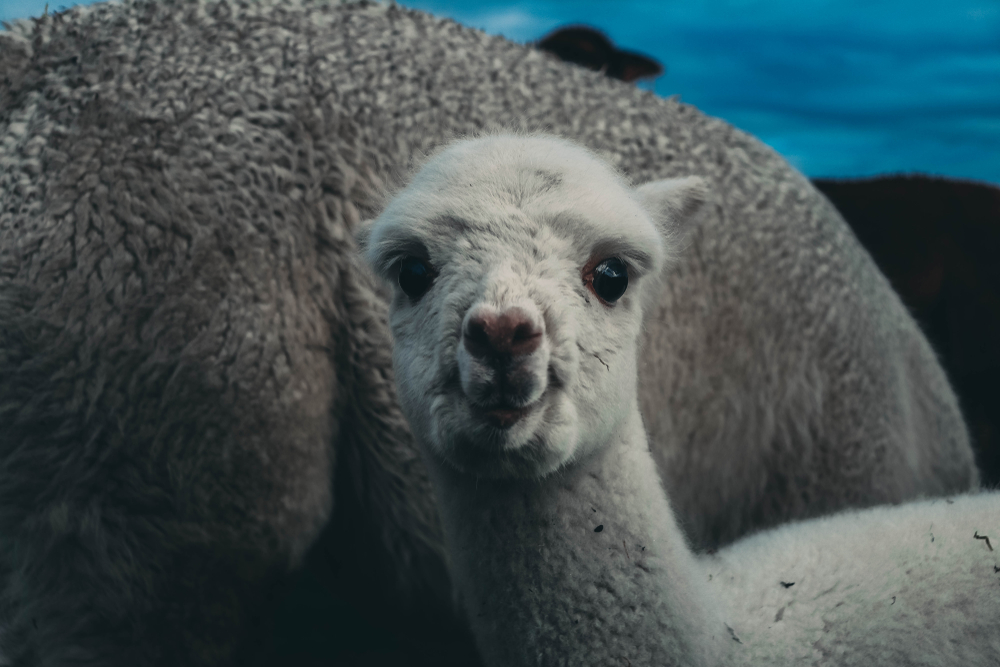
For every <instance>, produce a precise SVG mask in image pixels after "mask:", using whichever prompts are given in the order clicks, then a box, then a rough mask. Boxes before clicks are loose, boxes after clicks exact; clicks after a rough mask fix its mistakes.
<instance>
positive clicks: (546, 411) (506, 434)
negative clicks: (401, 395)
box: [430, 389, 579, 479]
mask: <svg viewBox="0 0 1000 667" xmlns="http://www.w3.org/2000/svg"><path fill="white" fill-rule="evenodd" d="M577 423H578V420H577V416H576V409H575V407H574V405H573V402H572V401H571V400H570V398H569V397H568V396H567V395H566V394H565V392H563V391H552V390H551V389H550V391H548V392H547V393H546V394H544V395H543V396H542V397H541V398H540V399H539V400H538V401H536V402H535V403H534V404H533V406H532V409H531V410H530V411H529V412H528V413H527V414H525V415H524V416H523V417H522V418H521V419H518V420H517V421H516V422H515V423H513V424H512V425H510V426H509V427H507V428H500V427H497V426H495V425H494V424H492V423H490V422H489V421H488V420H486V419H484V417H483V415H482V414H481V410H479V409H478V408H476V407H474V406H472V405H471V404H470V403H469V401H468V399H466V398H465V397H464V396H462V395H458V396H453V397H447V398H445V397H439V398H438V399H437V400H435V401H434V409H433V410H432V417H431V429H432V437H431V438H430V442H431V447H432V448H433V449H434V451H435V453H436V454H437V455H438V456H440V457H441V458H443V459H444V460H445V461H447V462H448V463H449V464H451V465H452V466H453V467H455V468H456V469H457V470H459V471H461V472H463V473H466V474H472V475H478V476H481V477H486V478H494V479H504V478H534V477H542V476H545V475H547V474H549V473H551V472H553V471H555V470H558V469H559V468H560V467H561V466H562V465H563V464H564V463H565V462H566V461H568V460H570V459H571V458H573V456H574V454H576V453H577V452H576V449H577V443H578V442H579V437H578V436H579V433H578V427H577Z"/></svg>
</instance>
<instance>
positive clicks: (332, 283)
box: [0, 0, 976, 665]
mask: <svg viewBox="0 0 1000 667" xmlns="http://www.w3.org/2000/svg"><path fill="white" fill-rule="evenodd" d="M0 72H2V75H0V560H2V570H3V572H4V578H5V584H4V587H3V593H2V601H0V611H2V612H3V613H4V614H5V615H7V616H8V624H7V628H8V630H7V631H6V633H5V635H4V639H3V641H4V643H5V650H6V651H7V652H8V654H9V655H10V656H11V657H12V658H13V659H15V660H21V661H23V662H26V663H35V664H43V665H50V664H59V663H63V662H66V661H75V663H76V664H95V663H103V662H108V661H112V662H113V661H118V662H127V663H128V664H134V665H144V664H158V665H159V664H171V663H184V664H221V663H225V662H227V661H229V660H231V659H233V655H234V651H235V650H236V647H237V646H238V645H240V644H241V642H242V641H243V639H244V635H247V636H249V635H257V634H259V633H257V632H256V630H255V629H254V628H253V623H252V621H253V615H254V610H255V609H256V608H257V607H258V606H259V605H260V604H264V603H263V602H261V601H262V600H264V599H265V597H266V595H267V590H268V582H269V581H271V580H272V579H273V578H275V577H279V576H280V575H281V574H282V573H283V572H284V571H285V570H287V568H288V567H290V566H291V565H293V564H294V563H295V562H297V561H298V559H299V558H300V556H301V554H302V553H303V551H304V550H305V549H306V548H307V547H308V545H309V544H310V543H311V541H312V540H313V538H314V537H315V535H316V534H317V532H318V531H320V529H321V527H322V526H323V525H324V522H325V521H326V520H327V518H328V515H329V512H330V505H331V492H330V482H329V480H330V474H331V466H333V465H334V463H335V460H334V459H335V458H339V459H340V460H341V461H342V462H344V463H347V464H349V465H350V470H351V474H345V475H344V476H343V479H344V480H345V481H346V482H347V483H349V484H350V485H351V486H350V488H348V489H337V490H336V495H337V497H338V498H341V497H347V498H352V499H354V502H352V504H350V507H352V508H354V510H355V511H356V512H357V513H358V514H359V515H360V516H359V519H358V521H356V522H355V523H356V525H358V526H362V527H364V532H365V535H362V537H365V538H366V539H369V538H370V539H371V540H372V541H373V542H374V543H375V544H376V545H377V547H378V548H377V549H375V550H373V551H371V552H370V553H364V554H363V555H361V556H359V557H358V559H359V560H361V561H362V562H361V565H360V567H363V568H367V569H364V570H363V571H362V573H361V574H359V576H362V577H367V578H369V579H368V580H369V581H371V582H373V585H376V584H377V585H379V586H385V587H386V588H389V589H391V591H392V595H393V596H394V599H395V600H399V599H409V600H411V601H419V602H420V604H423V602H424V601H425V600H427V599H431V598H437V599H440V598H441V597H442V596H446V595H447V592H446V591H445V590H444V584H443V583H442V582H443V571H442V567H443V560H442V556H441V551H440V550H441V547H440V536H439V529H438V527H437V519H436V517H435V515H434V511H433V503H432V496H431V493H430V490H429V487H428V483H427V480H426V473H425V471H424V470H423V468H422V467H421V465H420V463H419V459H418V458H417V456H416V454H415V450H414V448H413V446H412V443H411V440H410V436H409V433H408V431H407V429H406V427H405V423H404V422H403V420H402V418H401V416H400V415H399V411H398V407H397V406H396V400H395V394H394V389H393V386H392V374H391V370H390V367H389V357H388V350H387V349H386V348H387V345H386V340H387V334H386V329H385V324H384V321H385V314H384V309H385V303H384V299H383V297H382V296H381V295H379V294H378V292H377V290H375V289H374V288H373V287H372V285H371V284H369V282H368V278H367V277H366V276H365V275H364V272H363V270H361V269H359V267H358V266H356V265H355V260H354V259H353V252H354V244H353V240H352V239H351V232H352V231H353V229H354V228H355V227H356V226H357V224H358V222H359V221H360V220H361V219H362V218H363V217H368V216H370V215H373V214H374V213H376V212H377V211H376V208H377V204H376V202H377V201H379V195H378V193H379V192H381V191H382V190H383V188H384V184H385V183H386V182H387V181H391V180H392V179H393V176H392V175H393V174H394V173H396V172H400V171H405V170H406V169H407V167H408V166H409V165H410V164H411V163H412V162H413V161H414V159H415V158H416V157H419V156H421V155H423V154H425V153H427V152H429V151H430V150H431V149H432V148H433V147H435V146H437V145H439V144H440V143H442V142H443V141H444V140H446V139H448V138H451V137H454V136H458V135H462V134H466V133H469V132H472V131H475V130H478V129H480V128H484V127H487V126H495V125H507V126H512V127H513V126H519V125H520V126H529V127H538V128H546V127H547V128H551V129H552V130H553V131H555V132H557V133H559V134H561V135H564V136H566V137H569V138H572V139H575V140H577V141H579V142H581V143H583V144H585V145H587V146H589V147H590V148H592V149H594V150H596V151H598V152H600V153H601V154H602V155H604V156H606V157H607V158H608V159H609V160H610V161H611V162H612V163H613V164H614V165H616V166H618V167H619V168H621V169H622V170H623V171H625V172H626V173H627V174H628V175H629V176H630V177H632V178H633V179H634V180H636V181H637V182H642V181H646V180H652V179H655V178H662V177H667V176H674V175H689V174H696V175H701V176H703V177H704V178H705V179H706V180H707V181H708V182H709V184H710V186H711V188H712V191H713V192H714V193H715V194H714V199H713V201H712V202H711V205H710V206H708V207H706V208H705V210H703V212H702V214H701V216H700V218H699V220H698V221H697V226H696V228H695V229H694V230H693V231H692V233H691V235H690V237H689V243H690V247H689V248H688V250H687V252H686V253H685V255H684V260H683V261H681V262H680V263H678V264H677V265H675V266H674V268H673V269H672V270H671V272H670V273H669V275H667V276H666V279H665V285H666V288H665V290H664V292H663V294H662V298H661V300H660V302H659V304H658V306H657V307H656V308H654V309H653V310H651V312H650V313H649V318H648V327H647V333H646V335H645V352H644V357H643V363H642V364H640V369H641V370H640V386H641V396H642V409H643V414H644V418H645V420H646V423H647V424H648V426H649V429H650V432H651V434H652V438H653V439H654V440H656V441H660V442H663V443H667V444H666V445H665V446H664V447H663V448H661V449H660V450H659V451H660V452H661V454H660V455H659V460H658V461H657V463H658V464H659V465H660V466H661V469H662V470H663V471H664V474H665V475H666V477H667V479H668V481H669V488H671V493H672V497H673V499H674V501H675V507H676V508H677V511H678V514H679V516H680V519H681V525H682V526H683V527H684V529H685V531H686V532H687V533H688V534H689V535H691V536H692V538H693V540H694V541H695V543H696V544H697V545H699V546H709V545H714V544H719V543H722V542H726V541H729V540H731V539H733V538H735V537H736V536H738V535H741V534H743V533H745V532H746V531H748V530H750V529H752V528H755V527H760V526H765V525H771V524H774V523H777V522H780V521H783V520H786V519H789V518H795V517H802V516H807V515H813V514H818V513H821V512H826V511H829V510H832V509H835V508H840V507H844V506H852V505H866V504H871V503H877V502H882V501H898V500H902V499H904V498H908V497H912V496H914V495H919V494H936V493H944V492H950V491H956V490H961V489H966V488H969V487H971V486H974V485H975V483H976V473H975V470H974V467H973V463H972V454H971V450H970V449H969V446H968V439H967V435H966V432H965V428H964V425H963V423H962V420H961V415H960V413H959V411H958V408H957V405H956V402H955V397H954V395H953V394H952V392H951V390H950V388H949V386H948V384H947V381H946V379H945V377H944V375H943V373H942V371H941V369H940V367H939V365H938V364H937V362H936V360H935V359H934V356H933V354H932V352H931V350H930V349H929V347H928V345H927V343H926V341H925V339H924V338H923V336H922V335H921V334H920V332H919V331H918V329H917V327H916V325H915V323H914V322H913V320H912V319H911V318H910V317H909V316H908V315H907V313H906V312H905V310H904V309H903V307H902V306H901V304H900V302H899V300H898V299H897V298H896V296H895V295H894V294H893V293H892V291H891V290H890V288H889V286H888V284H887V283H886V281H885V280H884V278H883V277H882V276H881V275H880V274H879V273H878V272H877V270H876V269H875V267H874V265H873V264H872V262H871V260H870V258H869V257H868V256H867V255H866V254H865V253H864V251H862V249H861V248H860V247H859V246H858V244H857V242H856V240H855V239H854V238H853V236H851V234H850V232H849V231H848V229H847V228H846V226H845V225H844V223H843V221H842V220H841V218H840V217H839V216H838V215H837V214H836V213H835V211H834V210H833V209H832V207H830V205H829V204H828V203H827V202H826V200H824V199H823V198H822V197H821V196H820V195H818V194H817V193H816V191H815V190H813V189H812V187H811V186H810V185H809V184H808V182H807V181H806V180H805V179H804V178H803V177H802V176H801V175H800V174H798V173H796V172H795V171H794V170H792V169H791V168H790V167H789V166H788V165H787V164H786V163H785V162H784V161H783V160H782V159H781V158H780V157H778V156H777V155H775V154H774V153H773V152H772V151H771V150H770V149H768V148H767V147H765V146H763V145H762V144H761V143H760V142H758V141H756V140H754V139H753V138H751V137H748V136H747V135H746V134H744V133H742V132H739V131H738V130H735V129H733V128H731V127H730V126H728V125H726V124H725V123H723V122H721V121H719V120H715V119H712V118H708V117H706V116H704V115H702V114H700V113H699V112H697V111H696V110H695V109H693V108H691V107H689V106H686V105H683V104H680V103H678V102H676V101H669V100H662V99H658V98H656V97H655V96H653V95H651V94H649V93H646V92H642V91H638V90H635V89H634V88H631V87H628V86H626V85H624V84H621V83H618V82H613V81H610V80H606V79H605V78H603V77H601V76H600V75H598V74H596V73H592V72H588V71H585V70H583V69H580V68H576V67H573V66H570V65H565V64H560V63H558V62H555V61H554V60H553V59H552V58H550V57H549V56H546V55H544V54H542V53H539V52H536V51H533V50H531V49H528V48H525V47H521V46H517V45H514V44H511V43H509V42H506V41H505V40H503V39H501V38H497V37H490V36H487V35H485V34H483V33H481V32H478V31H475V30H469V29H466V28H462V27H461V26H458V25H456V24H454V23H452V22H449V21H440V20H437V19H434V18H432V17H429V16H427V15H425V14H421V13H418V12H412V11H408V10H404V9H401V8H399V7H396V6H381V5H373V4H366V3H359V4H351V5H327V4H322V3H308V2H297V1H295V0H262V1H261V2H233V1H229V0H223V1H221V2H207V1H200V0H162V1H156V2H153V1H149V2H145V1H139V2H135V1H128V2H125V3H123V4H120V5H119V4H97V5H92V6H89V7H82V8H75V9H72V10H70V11H68V12H64V13H60V14H50V15H48V16H46V17H43V18H40V19H34V20H32V21H26V22H19V23H16V24H14V25H13V26H12V28H11V30H10V31H8V32H4V33H0ZM335 452H336V457H335V456H334V453H335ZM355 537H357V536H354V535H333V536H327V537H326V538H324V539H325V540H326V541H327V542H328V543H331V544H333V545H336V548H337V549H341V550H342V552H343V553H347V552H349V551H350V550H351V549H353V548H354V547H353V546H352V545H354V544H355V542H356V541H357V540H355ZM383 582H389V583H383ZM251 653H252V651H251ZM240 659H242V658H240Z"/></svg>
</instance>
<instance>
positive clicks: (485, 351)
mask: <svg viewBox="0 0 1000 667" xmlns="http://www.w3.org/2000/svg"><path fill="white" fill-rule="evenodd" d="M462 337H463V339H464V340H463V342H464V344H465V349H466V350H468V352H469V354H471V355H472V356H474V357H480V358H482V357H487V356H512V357H515V356H516V357H519V356H524V355H527V354H531V353H532V352H534V351H535V350H537V349H538V347H539V346H540V345H541V344H542V330H541V328H540V327H539V326H538V325H537V324H535V323H534V321H532V319H531V318H530V317H529V316H528V314H527V313H525V312H524V311H523V310H521V309H520V308H512V309H510V310H507V311H505V312H503V313H501V314H500V315H493V314H490V313H479V314H477V315H476V316H474V317H470V318H469V321H468V322H467V323H466V325H465V330H464V332H463V336H462Z"/></svg>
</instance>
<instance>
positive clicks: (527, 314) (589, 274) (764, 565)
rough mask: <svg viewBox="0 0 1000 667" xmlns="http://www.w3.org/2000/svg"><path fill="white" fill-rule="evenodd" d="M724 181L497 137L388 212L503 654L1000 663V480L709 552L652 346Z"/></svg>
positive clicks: (412, 367) (436, 422)
mask: <svg viewBox="0 0 1000 667" xmlns="http://www.w3.org/2000/svg"><path fill="white" fill-rule="evenodd" d="M703 195H704V192H703V186H702V184H701V181H700V180H699V179H697V178H693V179H681V180H671V181H661V182H657V183H652V184H648V185H646V186H643V187H641V188H638V189H637V190H631V189H630V188H629V187H628V186H627V184H626V183H625V182H624V181H623V180H622V179H621V177H619V176H618V175H617V174H616V173H614V172H613V171H612V170H611V169H610V168H609V167H607V166H606V165H604V164H603V163H602V162H600V161H598V160H597V159H596V158H595V157H594V156H592V155H591V154H589V153H588V152H586V151H585V150H583V149H581V148H578V147H576V146H574V145H572V144H569V143H568V142H565V141H562V140H558V139H553V138H544V137H531V138H524V137H504V136H498V137H487V138H481V139H476V140H471V141H466V142H459V143H456V144H453V145H452V146H450V147H448V148H446V149H445V150H444V151H443V152H441V153H440V154H438V155H437V156H436V157H434V158H433V159H431V160H430V161H429V162H428V163H427V164H426V165H425V166H424V167H423V169H422V170H421V171H420V172H418V173H417V174H416V176H415V177H414V179H413V181H412V182H411V184H410V185H409V186H408V187H407V188H406V189H405V190H403V191H402V192H401V193H400V194H399V196H397V197H396V198H395V199H394V200H393V201H392V202H391V203H390V204H389V205H388V207H387V208H386V210H385V211H384V212H383V214H382V215H381V216H380V217H379V219H378V220H376V221H375V223H374V224H373V225H372V226H371V228H370V229H368V230H367V231H366V233H365V234H366V236H365V238H364V239H363V242H364V244H365V246H366V255H367V258H368V260H369V262H370V263H371V264H372V266H373V267H374V268H375V270H376V271H377V272H378V273H379V274H380V275H381V276H383V277H384V278H386V279H387V280H390V281H393V282H395V283H396V284H397V287H396V289H395V293H394V297H393V302H392V309H391V325H392V330H393V333H394V337H395V351H394V364H395V368H396V377H397V381H398V383H399V388H400V400H401V405H402V407H403V410H404V412H405V413H406V415H407V417H408V419H409V420H410V422H411V425H412V428H413V430H414V433H415V435H416V437H417V439H418V441H419V442H420V443H421V446H422V448H423V451H424V455H425V458H426V460H427V462H428V464H429V468H430V470H431V476H432V479H433V481H434V484H435V487H436V492H437V498H438V502H439V505H440V509H441V515H442V518H443V523H444V528H445V535H446V542H447V546H448V550H449V553H450V556H451V559H452V566H453V576H454V580H455V586H456V591H457V595H458V596H459V599H460V602H461V604H462V606H463V608H464V610H465V612H466V614H467V615H468V618H469V621H470V623H471V625H472V628H473V631H474V633H475V635H476V638H477V642H478V643H479V646H480V649H481V651H482V652H483V655H484V657H485V659H486V662H487V664H488V665H496V666H499V665H504V666H515V665H573V666H576V665H634V666H637V667H638V666H639V665H650V666H660V665H706V666H707V665H719V664H747V665H772V664H788V665H799V664H810V665H814V664H821V665H827V664H829V665H834V664H836V665H853V664H857V665H880V664H886V665H889V664H891V665H911V664H921V665H924V664H926V665H946V664H954V665H989V664H998V663H1000V574H998V573H996V565H995V564H996V562H997V560H998V559H997V558H996V557H995V555H994V554H993V553H992V552H991V550H990V545H988V544H987V542H986V540H985V539H978V537H977V536H983V535H990V534H993V535H995V536H997V537H1000V496H997V495H980V496H965V497H959V498H956V499H954V500H947V501H945V500H940V501H932V502H921V503H914V504H911V505H908V506H905V507H896V508H877V509H873V510H868V511H865V512H856V513H850V514H843V515H840V516H836V517H833V518H829V519H820V520H815V521H811V522H806V523H800V524H793V525H790V526H786V527H783V528H780V529H777V530H774V531H771V532H767V533H762V534H760V535H757V536H755V537H752V538H749V539H746V540H744V541H742V542H739V543H737V544H735V545H733V546H731V547H729V548H727V549H725V550H723V551H721V552H719V553H718V554H716V555H712V556H706V557H704V558H701V559H699V558H697V557H696V556H694V555H693V554H692V553H691V551H690V550H689V548H688V546H687V543H686V541H685V538H684V536H683V534H682V532H681V531H680V530H679V528H678V526H677V524H676V522H675V520H674V518H673V514H672V512H671V509H670V506H669V503H668V501H667V499H666V496H665V494H664V492H663V490H662V488H661V485H660V481H659V478H658V476H657V472H656V466H655V464H654V461H653V457H652V455H651V453H650V451H649V444H648V443H647V439H646V436H645V432H644V430H643V427H642V422H641V417H640V414H639V407H638V398H637V393H636V385H637V382H636V355H637V345H638V339H639V336H640V332H641V322H642V306H643V303H644V302H646V301H647V300H648V299H647V297H648V296H649V295H650V294H651V292H652V291H653V290H655V288H656V280H654V279H652V278H654V277H655V276H658V275H659V272H660V269H661V268H662V266H663V264H664V262H665V258H666V255H667V252H666V248H665V241H664V239H667V240H668V241H669V239H670V233H671V232H672V231H673V230H675V229H677V226H678V225H679V224H680V223H683V222H684V221H685V219H686V218H687V217H689V216H690V213H691V211H692V210H693V209H695V208H696V207H697V205H698V204H699V203H700V201H701V200H702V198H703ZM654 221H655V223H658V224H659V229H658V228H657V224H654ZM653 444H654V445H655V444H656V443H653ZM991 531H992V533H991ZM998 541H1000V540H998Z"/></svg>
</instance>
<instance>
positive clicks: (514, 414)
mask: <svg viewBox="0 0 1000 667" xmlns="http://www.w3.org/2000/svg"><path fill="white" fill-rule="evenodd" d="M535 405H537V403H533V404H531V405H526V406H524V407H520V408H515V407H507V406H503V407H492V408H482V407H479V406H471V407H472V411H473V413H475V414H476V415H477V416H478V417H480V418H482V419H483V420H484V421H485V422H486V423H488V424H489V425H490V426H493V427H494V428H498V429H508V428H510V427H511V426H513V425H514V424H516V423H517V422H519V421H521V419H522V418H524V417H526V416H527V415H528V414H530V413H531V412H532V410H534V408H535Z"/></svg>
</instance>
